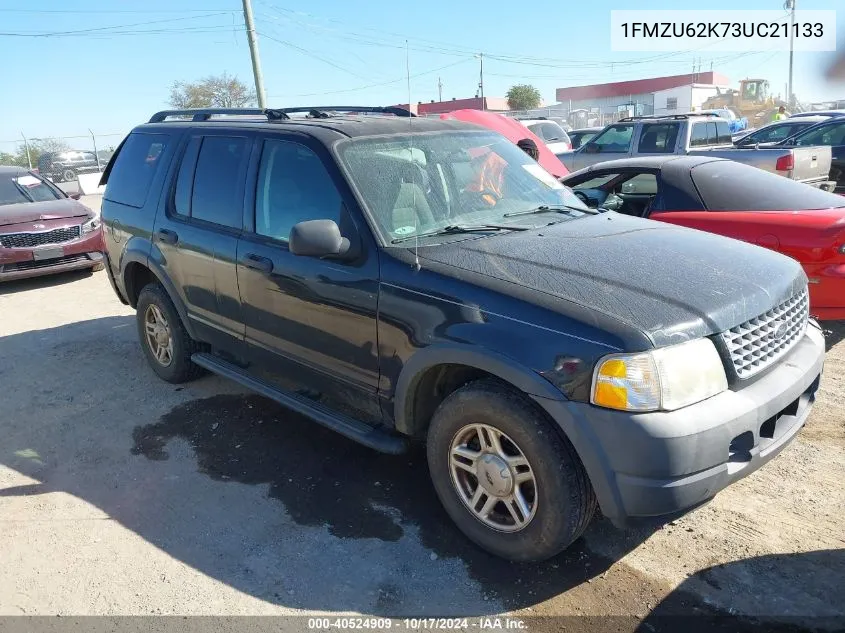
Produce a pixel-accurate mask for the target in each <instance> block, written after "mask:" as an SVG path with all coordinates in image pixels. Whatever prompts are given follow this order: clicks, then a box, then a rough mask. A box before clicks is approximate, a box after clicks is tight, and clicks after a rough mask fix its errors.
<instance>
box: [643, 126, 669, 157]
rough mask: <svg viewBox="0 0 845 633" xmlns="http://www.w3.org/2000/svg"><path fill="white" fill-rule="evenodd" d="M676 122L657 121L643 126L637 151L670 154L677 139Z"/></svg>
mask: <svg viewBox="0 0 845 633" xmlns="http://www.w3.org/2000/svg"><path fill="white" fill-rule="evenodd" d="M678 127H679V126H678V124H677V123H658V124H653V125H645V126H643V131H642V133H641V134H640V143H639V146H638V147H637V151H638V152H640V153H641V154H671V153H672V152H674V151H675V143H676V142H677V140H678Z"/></svg>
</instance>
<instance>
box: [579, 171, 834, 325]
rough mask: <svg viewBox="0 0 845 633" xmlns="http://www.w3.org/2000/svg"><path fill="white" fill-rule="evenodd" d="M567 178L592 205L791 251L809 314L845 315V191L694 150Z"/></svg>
mask: <svg viewBox="0 0 845 633" xmlns="http://www.w3.org/2000/svg"><path fill="white" fill-rule="evenodd" d="M562 182H563V183H564V184H566V185H567V186H569V187H571V188H572V189H573V190H574V191H575V195H577V196H578V197H579V198H581V200H582V201H584V202H585V203H586V204H587V205H588V206H590V207H593V208H601V209H606V210H609V211H616V212H618V213H625V214H628V215H637V216H641V217H648V218H651V219H653V220H659V221H661V222H670V223H672V224H678V225H681V226H688V227H691V228H695V229H700V230H702V231H708V232H710V233H718V234H719V235H725V236H727V237H733V238H736V239H739V240H743V241H745V242H751V243H752V244H759V245H760V246H764V247H766V248H771V249H772V250H776V251H779V252H781V253H783V254H785V255H788V256H790V257H792V258H793V259H796V260H798V261H799V262H800V263H801V265H802V266H803V267H804V270H805V272H806V273H807V277H808V278H809V281H810V286H809V287H810V311H811V313H812V314H813V315H814V316H815V317H816V318H818V319H820V320H838V319H845V197H843V196H839V195H834V194H832V193H827V192H825V191H821V190H819V189H815V188H813V187H809V186H807V185H805V184H801V183H797V182H794V181H792V180H789V179H788V178H784V177H783V176H777V175H775V174H771V173H768V172H765V171H763V170H761V169H757V168H755V167H750V166H748V165H742V164H740V163H735V162H733V161H729V160H724V159H719V158H707V157H697V156H655V157H647V158H631V159H622V160H614V161H608V162H604V163H597V164H595V165H593V166H591V167H588V168H586V169H583V170H581V171H578V172H575V173H572V174H570V175H568V176H566V177H564V178H563V179H562ZM702 273H703V274H705V273H706V271H702Z"/></svg>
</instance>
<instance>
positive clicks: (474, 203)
mask: <svg viewBox="0 0 845 633" xmlns="http://www.w3.org/2000/svg"><path fill="white" fill-rule="evenodd" d="M461 198H462V203H463V205H462V206H465V207H467V208H470V209H473V210H477V209H490V208H492V207H495V206H496V205H497V204H498V203H499V200H501V199H502V197H501V196H500V195H499V194H497V193H496V192H495V191H493V190H492V189H482V190H481V191H467V190H466V189H464V190H463V191H462V192H461Z"/></svg>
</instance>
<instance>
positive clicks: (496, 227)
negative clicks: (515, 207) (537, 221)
mask: <svg viewBox="0 0 845 633" xmlns="http://www.w3.org/2000/svg"><path fill="white" fill-rule="evenodd" d="M529 228H531V227H528V226H513V225H511V224H452V225H450V226H444V227H443V228H442V229H435V230H433V231H427V232H425V233H415V234H414V235H405V236H403V237H397V238H395V239H392V240H390V243H391V244H399V243H400V242H407V241H408V240H414V239H417V238H420V237H432V236H434V235H453V234H456V233H480V232H482V231H527V230H528V229H529Z"/></svg>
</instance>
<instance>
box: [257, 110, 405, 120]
mask: <svg viewBox="0 0 845 633" xmlns="http://www.w3.org/2000/svg"><path fill="white" fill-rule="evenodd" d="M264 112H265V113H266V114H267V118H268V119H269V120H271V121H273V120H276V121H279V120H282V121H283V120H286V119H290V117H289V116H288V115H289V114H296V113H300V112H307V113H308V114H309V115H311V116H312V117H313V118H315V119H327V118H328V117H329V116H331V115H330V113H331V112H349V113H358V112H360V113H367V114H392V115H394V116H401V117H415V116H417V115H416V114H414V113H413V112H411V111H410V110H408V109H407V108H402V107H399V106H301V107H296V108H267V109H266V110H265V111H264Z"/></svg>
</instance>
